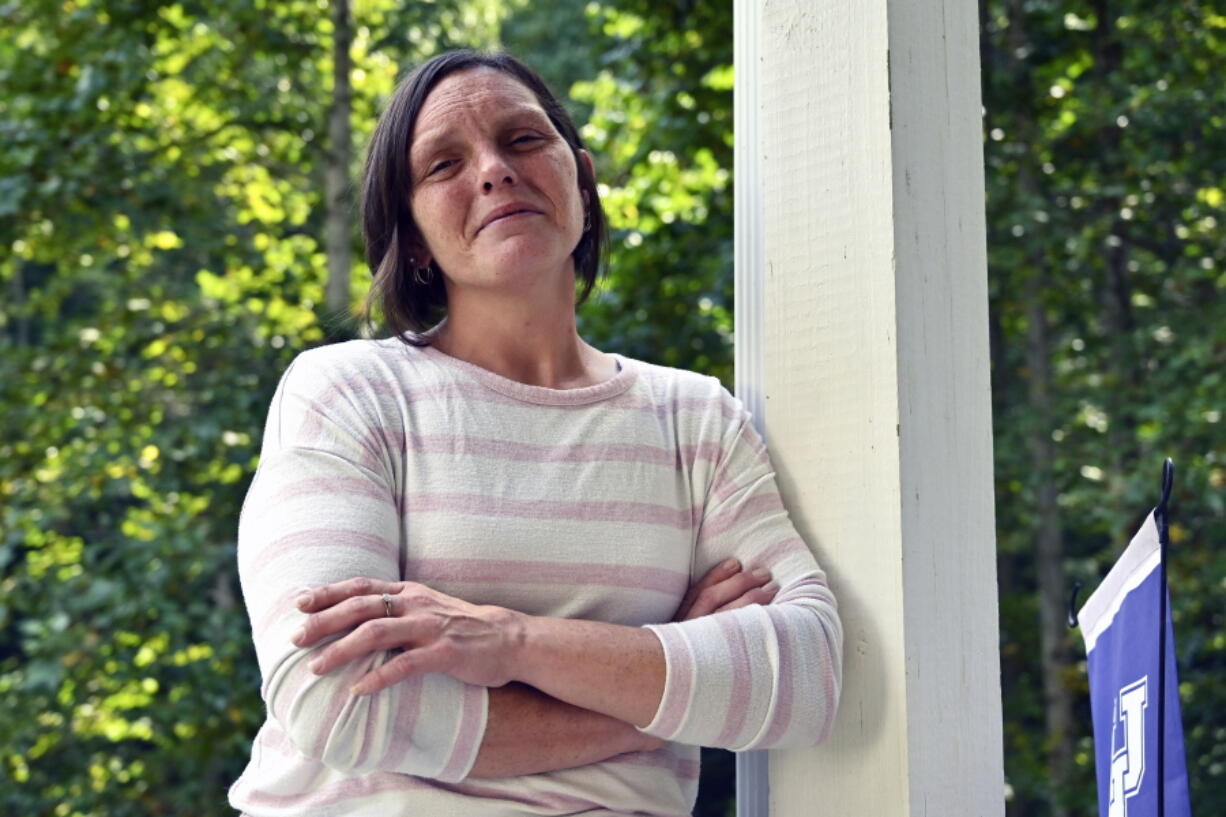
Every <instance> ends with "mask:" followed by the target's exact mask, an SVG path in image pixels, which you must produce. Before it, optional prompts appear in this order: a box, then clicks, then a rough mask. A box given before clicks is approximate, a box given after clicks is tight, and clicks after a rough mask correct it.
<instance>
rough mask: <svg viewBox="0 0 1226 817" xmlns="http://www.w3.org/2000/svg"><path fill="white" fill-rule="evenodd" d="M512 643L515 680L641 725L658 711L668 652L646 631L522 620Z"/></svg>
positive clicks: (569, 621) (541, 618) (555, 620)
mask: <svg viewBox="0 0 1226 817" xmlns="http://www.w3.org/2000/svg"><path fill="white" fill-rule="evenodd" d="M513 643H514V647H513V653H512V657H511V661H510V667H511V673H512V677H513V678H514V679H515V680H517V681H522V682H524V683H526V684H530V685H532V686H533V687H536V688H537V689H539V690H540V691H541V692H544V693H545V694H547V695H549V696H551V697H553V698H557V699H558V700H560V701H565V702H566V703H569V704H573V705H574V706H577V707H582V708H583V709H587V710H591V711H593V712H597V713H601V714H604V715H608V716H610V717H612V718H615V719H617V720H619V721H625V722H626V723H629V724H632V725H634V726H639V727H643V726H646V725H647V724H649V723H651V720H652V718H653V717H655V713H656V710H657V709H659V706H660V699H661V697H662V696H663V694H664V679H665V664H664V649H663V647H661V646H660V641H659V639H658V638H657V637H656V636H655V634H654V633H652V632H651V631H650V630H648V629H645V628H641V627H626V626H622V625H618V624H605V623H603V622H597V621H584V620H580V619H563V618H548V617H544V616H520V617H519V619H518V622H517V626H516V632H515V637H514V639H513ZM636 731H637V730H636Z"/></svg>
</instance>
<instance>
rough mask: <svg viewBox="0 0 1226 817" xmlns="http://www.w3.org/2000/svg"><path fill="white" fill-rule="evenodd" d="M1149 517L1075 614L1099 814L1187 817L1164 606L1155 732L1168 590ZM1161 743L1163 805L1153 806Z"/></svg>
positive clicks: (1172, 646)
mask: <svg viewBox="0 0 1226 817" xmlns="http://www.w3.org/2000/svg"><path fill="white" fill-rule="evenodd" d="M1161 559H1162V549H1161V545H1160V542H1159V537H1158V526H1157V524H1156V522H1155V520H1154V514H1153V513H1150V515H1149V516H1148V517H1146V519H1145V523H1144V524H1143V525H1141V529H1140V530H1139V531H1137V533H1136V535H1135V536H1133V538H1132V542H1130V543H1129V545H1128V547H1127V549H1125V551H1124V554H1123V555H1122V556H1120V558H1119V561H1117V562H1116V563H1115V566H1114V567H1112V568H1111V572H1109V573H1108V574H1107V578H1106V579H1104V580H1103V583H1102V584H1101V585H1099V587H1098V589H1097V590H1095V591H1094V594H1093V595H1091V596H1090V598H1089V599H1087V600H1086V603H1085V606H1083V607H1082V608H1081V611H1080V613H1078V616H1077V617H1078V621H1079V622H1080V625H1081V632H1082V635H1083V636H1084V637H1085V641H1086V656H1087V666H1088V672H1089V676H1090V710H1091V715H1092V717H1093V720H1094V764H1095V768H1096V770H1097V772H1098V813H1099V815H1100V817H1191V814H1192V809H1191V804H1190V802H1189V800H1188V772H1187V766H1186V763H1185V759H1184V751H1183V722H1182V721H1181V720H1180V714H1179V678H1178V676H1177V675H1176V671H1175V636H1174V632H1173V628H1172V626H1171V616H1170V604H1169V603H1168V604H1167V606H1166V610H1167V615H1166V620H1165V621H1164V622H1163V624H1162V626H1164V627H1165V628H1166V655H1165V656H1164V660H1165V663H1166V678H1165V681H1164V686H1165V697H1166V711H1165V714H1164V716H1163V720H1164V724H1163V726H1164V731H1165V734H1164V735H1162V736H1159V734H1158V711H1159V667H1160V664H1159V649H1160V647H1159V630H1158V625H1159V621H1160V617H1161V608H1160V604H1161V602H1162V597H1163V596H1164V595H1166V593H1167V588H1166V587H1165V586H1164V585H1163V574H1162V570H1161V569H1160V568H1161ZM1159 740H1161V741H1163V742H1164V743H1163V755H1164V757H1163V763H1162V765H1163V766H1164V767H1165V770H1166V774H1165V780H1164V786H1163V794H1164V797H1163V799H1164V800H1165V809H1164V810H1163V809H1159V805H1158V790H1159V785H1158V780H1159V773H1160V771H1159V768H1158V747H1159Z"/></svg>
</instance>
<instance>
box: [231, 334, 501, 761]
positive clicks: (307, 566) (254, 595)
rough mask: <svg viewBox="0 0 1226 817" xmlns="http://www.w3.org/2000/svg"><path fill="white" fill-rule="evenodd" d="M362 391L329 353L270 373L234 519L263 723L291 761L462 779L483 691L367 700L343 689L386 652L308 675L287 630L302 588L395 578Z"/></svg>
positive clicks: (381, 461)
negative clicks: (260, 434)
mask: <svg viewBox="0 0 1226 817" xmlns="http://www.w3.org/2000/svg"><path fill="white" fill-rule="evenodd" d="M374 393H375V392H374V386H372V384H371V382H370V380H369V378H367V377H365V376H364V375H363V372H362V371H361V368H360V367H359V366H357V365H355V364H354V363H353V362H352V360H345V359H344V358H338V357H337V356H336V355H334V354H332V353H331V352H330V351H329V350H328V347H324V348H321V349H313V350H310V351H307V352H304V353H302V354H300V355H298V356H297V357H296V358H295V359H294V361H293V362H292V363H291V364H290V366H289V368H288V369H287V370H286V372H285V374H284V375H283V376H282V378H281V381H280V383H279V384H278V386H277V390H276V393H275V395H274V397H273V401H272V405H271V407H270V410H269V414H268V419H267V423H266V425H265V432H264V440H263V445H262V450H261V457H260V464H259V467H258V468H257V470H256V475H255V477H254V478H253V480H252V484H251V487H250V488H249V489H248V492H247V495H246V499H245V501H244V503H243V508H242V512H241V514H240V519H239V531H238V562H239V577H240V580H241V583H242V588H243V597H244V600H245V602H246V605H247V610H248V614H249V616H250V618H251V624H252V638H253V640H254V643H255V648H256V655H257V658H258V660H259V665H260V672H261V676H262V684H261V693H262V695H263V698H264V701H265V703H266V705H267V707H268V713H269V718H270V720H271V721H273V722H274V723H275V724H277V725H278V726H279V727H280V728H281V730H282V731H283V732H284V733H285V735H286V736H287V737H288V739H289V741H290V743H291V744H292V745H293V746H294V747H295V748H296V749H297V750H298V751H299V752H301V753H302V754H304V755H306V756H307V757H309V758H313V759H315V760H318V761H319V762H321V763H323V764H324V765H326V766H328V767H331V768H333V769H336V770H339V771H343V772H352V773H361V772H367V771H372V770H380V771H386V772H401V773H404V774H410V775H417V776H421V777H428V778H434V779H437V780H441V781H444V782H456V781H460V780H463V779H464V778H465V777H466V776H467V774H468V772H469V770H470V769H471V768H472V765H473V763H474V762H475V760H476V757H477V751H478V749H479V748H480V745H481V740H482V737H483V735H484V731H485V724H486V716H487V711H488V691H487V690H486V689H485V688H484V687H480V686H473V685H469V684H465V683H463V682H461V681H458V680H456V679H454V678H452V677H450V676H448V675H443V674H428V675H425V676H421V677H419V678H414V679H411V680H408V681H404V682H401V683H399V684H395V685H393V686H391V687H389V688H387V689H385V690H383V691H381V692H378V693H375V694H373V695H366V696H359V697H353V696H350V694H349V691H348V690H349V687H350V686H351V685H352V684H353V683H354V682H355V681H356V680H357V679H358V678H360V677H361V676H362V675H364V674H365V673H366V672H368V671H369V670H371V669H372V668H374V667H376V666H379V665H380V664H383V663H385V662H386V661H388V660H389V659H390V658H391V657H393V655H394V653H393V652H391V651H384V652H377V653H372V654H370V655H368V656H366V657H364V658H362V659H360V660H357V661H353V662H350V663H349V664H347V665H345V666H344V667H341V668H338V669H336V670H333V671H332V672H330V673H328V674H326V675H323V676H316V675H314V674H313V673H312V672H311V671H310V670H309V669H308V668H307V662H308V661H309V660H310V659H311V658H312V657H313V656H314V655H315V654H316V653H317V652H318V651H319V650H320V649H321V648H322V647H323V646H324V645H325V644H327V643H330V642H331V641H333V640H335V639H336V638H340V637H341V635H336V636H333V637H332V638H329V639H326V640H324V641H323V642H321V643H319V644H316V645H313V646H311V647H308V648H300V647H296V646H295V645H294V644H293V643H292V642H291V641H290V636H291V635H292V634H293V633H294V631H295V630H297V629H298V627H299V626H301V624H302V623H303V621H304V620H305V619H306V616H305V614H303V613H301V612H299V611H298V610H297V608H296V607H295V606H294V599H295V597H296V596H297V594H298V593H299V591H301V590H302V589H304V588H309V587H318V586H321V585H325V584H329V583H332V582H336V581H341V580H343V579H349V578H353V577H358V576H365V577H370V578H376V579H385V580H390V581H398V580H400V579H401V578H402V575H401V556H400V541H401V536H402V529H403V528H402V521H401V508H400V507H399V503H400V499H399V497H400V492H399V491H398V490H397V489H396V480H395V476H394V474H393V470H394V469H393V468H392V466H391V464H390V460H389V457H388V456H387V452H386V451H385V450H382V449H381V446H380V445H379V444H378V443H376V442H375V441H376V440H379V439H380V436H381V429H380V428H379V417H378V412H377V411H376V409H375V408H374V407H373V405H374V401H373V399H372V396H373V395H374Z"/></svg>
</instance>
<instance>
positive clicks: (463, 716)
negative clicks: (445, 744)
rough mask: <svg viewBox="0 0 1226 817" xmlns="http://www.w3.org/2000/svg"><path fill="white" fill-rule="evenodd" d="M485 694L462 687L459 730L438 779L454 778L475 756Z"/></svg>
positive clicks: (481, 689) (472, 688)
mask: <svg viewBox="0 0 1226 817" xmlns="http://www.w3.org/2000/svg"><path fill="white" fill-rule="evenodd" d="M486 694H487V693H486V690H485V688H484V687H479V686H474V685H472V684H465V685H464V699H463V703H462V705H461V707H460V728H459V730H458V733H457V734H456V739H455V746H454V748H453V749H452V751H451V759H450V760H448V761H447V765H446V766H445V767H444V768H443V771H442V772H441V773H440V774H439V777H442V778H450V777H455V776H456V775H457V774H459V772H460V770H461V769H462V768H464V765H465V764H466V763H467V762H468V760H469V759H470V758H472V757H473V755H475V754H476V752H477V748H478V747H477V742H478V741H479V740H480V739H481V736H480V735H478V734H477V733H478V731H479V730H480V729H481V699H482V697H483V696H484V695H486Z"/></svg>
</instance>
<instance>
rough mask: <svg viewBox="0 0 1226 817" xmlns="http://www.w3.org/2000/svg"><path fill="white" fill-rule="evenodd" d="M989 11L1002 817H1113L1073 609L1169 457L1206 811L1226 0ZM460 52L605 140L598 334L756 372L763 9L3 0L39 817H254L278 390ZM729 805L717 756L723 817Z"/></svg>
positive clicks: (17, 555) (5, 500)
mask: <svg viewBox="0 0 1226 817" xmlns="http://www.w3.org/2000/svg"><path fill="white" fill-rule="evenodd" d="M980 15H981V24H982V63H983V96H984V106H985V117H984V137H985V153H986V161H987V179H988V190H987V201H988V230H989V234H988V247H989V264H990V269H989V275H990V286H991V297H992V303H991V319H992V325H991V329H992V356H993V400H994V416H995V434H996V462H997V467H996V479H997V502H998V504H997V517H998V519H999V530H998V544H999V554H1000V555H999V573H1000V576H999V580H1000V590H1001V594H1000V598H1001V644H1002V670H1003V684H1004V693H1005V716H1006V724H1005V739H1006V747H1005V750H1006V758H1005V762H1006V774H1007V780H1008V784H1009V792H1008V804H1009V805H1008V808H1009V813H1010V814H1012V815H1065V814H1085V813H1091V812H1092V811H1093V808H1094V806H1093V804H1094V798H1095V794H1094V786H1093V755H1092V751H1091V745H1090V742H1089V740H1090V738H1089V736H1090V722H1089V710H1088V706H1087V704H1086V688H1085V675H1084V660H1083V659H1084V651H1083V650H1082V647H1081V644H1080V641H1079V640H1078V637H1077V635H1076V633H1074V632H1072V631H1069V630H1067V628H1066V627H1065V626H1064V625H1063V623H1062V614H1063V610H1064V605H1065V604H1066V601H1067V591H1068V589H1069V587H1070V586H1071V583H1072V581H1073V580H1074V579H1080V580H1082V581H1084V582H1086V583H1087V585H1088V586H1089V587H1091V588H1092V587H1093V586H1094V584H1095V582H1096V581H1097V579H1098V578H1099V577H1100V576H1101V575H1102V574H1103V572H1104V571H1105V569H1106V567H1107V566H1108V565H1109V563H1110V561H1111V560H1112V559H1113V558H1114V557H1115V556H1116V555H1117V554H1118V553H1119V551H1120V550H1121V549H1122V547H1123V545H1124V544H1125V542H1126V540H1127V538H1128V535H1129V534H1130V533H1131V531H1132V529H1133V528H1134V527H1135V525H1136V523H1137V522H1139V516H1140V515H1141V514H1143V513H1144V512H1145V511H1146V510H1147V509H1148V508H1149V507H1150V506H1152V505H1153V504H1154V503H1155V502H1156V500H1157V489H1158V478H1159V473H1160V470H1159V465H1160V463H1161V459H1162V457H1164V456H1168V455H1169V456H1172V457H1173V458H1174V459H1175V460H1176V464H1177V469H1178V470H1177V479H1176V496H1175V499H1174V504H1173V509H1172V511H1173V517H1174V521H1175V524H1174V525H1173V526H1172V538H1173V545H1172V557H1173V562H1172V564H1171V583H1172V600H1173V605H1174V615H1175V621H1176V637H1177V645H1178V648H1179V657H1180V674H1181V689H1180V691H1181V694H1182V697H1183V704H1184V723H1185V730H1186V736H1187V750H1188V759H1189V771H1190V774H1191V776H1192V785H1193V789H1192V796H1193V804H1194V808H1196V810H1197V811H1198V812H1203V813H1217V812H1218V811H1221V810H1223V808H1224V807H1226V793H1224V792H1226V786H1223V785H1222V781H1223V779H1224V775H1226V725H1222V724H1221V722H1220V713H1221V712H1222V711H1224V710H1226V692H1223V690H1222V685H1221V684H1215V683H1214V681H1215V680H1216V679H1218V678H1221V677H1223V673H1224V672H1226V635H1224V633H1226V628H1224V627H1223V624H1224V622H1223V605H1222V603H1221V599H1222V598H1223V597H1224V596H1223V591H1224V590H1226V555H1223V550H1222V548H1215V547H1213V545H1214V544H1215V543H1222V542H1223V541H1226V463H1224V462H1223V457H1224V456H1226V445H1224V443H1226V424H1224V423H1223V418H1222V412H1223V411H1226V408H1224V406H1223V404H1224V403H1226V400H1224V397H1226V387H1224V385H1223V373H1224V372H1226V306H1224V304H1223V297H1222V296H1223V293H1224V292H1226V274H1224V273H1223V270H1222V263H1223V261H1224V259H1226V254H1224V253H1223V249H1224V243H1226V242H1224V240H1223V233H1222V230H1221V229H1220V225H1219V221H1220V220H1221V219H1222V218H1223V212H1222V211H1223V207H1224V206H1226V191H1224V190H1223V178H1222V160H1221V157H1222V156H1223V155H1226V151H1224V150H1223V144H1222V141H1223V135H1222V134H1223V132H1224V130H1223V128H1224V126H1226V121H1224V120H1226V105H1224V104H1223V102H1224V101H1226V92H1224V91H1223V90H1221V82H1220V80H1218V75H1219V74H1220V73H1221V67H1222V65H1223V64H1226V63H1224V62H1223V56H1224V55H1223V45H1222V41H1221V36H1222V33H1223V30H1224V29H1226V17H1224V16H1222V15H1221V14H1217V13H1215V12H1214V11H1213V10H1212V9H1211V8H1210V7H1209V6H1208V5H1206V4H1204V3H1200V2H1192V0H1188V1H1187V2H1181V3H1178V4H1168V5H1166V6H1152V5H1146V4H1143V3H1140V2H1137V1H1136V0H1127V2H1124V1H1123V0H1116V2H1107V0H1093V2H1090V0H1083V1H1082V2H1076V3H1073V4H1071V5H1070V4H1067V3H1066V4H1061V5H1059V6H1057V5H1055V4H1052V3H1050V2H1047V0H984V2H981V3H980ZM346 43H347V44H348V45H347V47H345V44H346ZM460 46H470V47H478V48H489V47H498V46H504V47H506V48H508V49H509V50H511V51H513V52H514V53H516V54H518V55H519V56H521V57H523V58H524V59H525V60H526V61H527V62H528V63H529V64H531V65H533V66H535V67H536V68H537V69H538V70H540V71H541V73H542V74H543V75H544V76H545V77H546V79H547V80H548V81H549V83H550V85H551V86H552V87H553V88H554V89H555V91H557V92H558V93H559V94H560V95H561V96H563V97H565V98H566V99H567V101H568V104H569V106H570V108H571V110H572V112H573V113H574V115H575V117H576V119H577V121H578V122H579V123H580V124H581V125H582V128H583V137H584V139H585V140H586V141H587V144H588V148H589V149H590V150H591V152H592V153H593V155H594V156H595V158H596V162H597V174H598V177H599V179H600V180H601V182H602V185H603V186H602V190H601V192H602V197H603V199H604V205H605V207H606V209H607V211H608V213H609V217H610V221H611V224H612V227H613V257H612V263H611V266H610V269H609V272H608V275H607V277H606V280H605V284H604V286H602V288H601V291H600V292H599V294H598V295H596V296H595V297H594V298H593V299H592V301H590V302H589V303H588V304H587V305H585V306H584V307H583V308H582V309H581V311H580V332H581V333H582V334H583V335H584V337H585V338H586V339H587V340H588V341H590V342H591V343H593V344H594V345H596V346H598V347H600V348H605V349H608V350H615V351H620V352H622V353H623V354H627V355H630V356H632V357H638V358H641V359H644V360H648V361H653V362H657V363H663V364H666V365H670V366H680V367H684V368H691V369H696V370H700V371H705V372H708V373H711V374H715V375H717V376H719V377H721V378H722V379H723V380H724V382H725V384H726V385H728V386H729V387H731V386H732V274H731V271H732V238H733V237H732V220H733V219H732V195H733V186H732V181H733V180H732V149H731V148H732V6H731V3H723V4H702V3H695V2H692V0H658V1H657V2H647V0H622V1H621V2H599V1H596V0H594V1H593V2H588V3H586V4H582V3H574V2H568V0H535V2H532V3H530V4H529V3H527V2H525V0H515V1H514V2H498V0H447V2H442V0H439V2H425V1H424V0H350V2H349V3H348V4H347V8H346V7H342V6H341V5H340V4H339V3H328V2H326V0H318V2H306V1H305V0H288V1H284V2H283V1H282V0H277V2H273V0H224V2H216V3H210V4H207V5H205V4H200V3H188V2H181V3H177V4H167V3H159V2H152V1H151V0H128V1H127V2H113V1H109V0H102V1H101V2H97V1H96V2H74V0H67V2H50V0H23V2H21V3H18V4H9V5H6V6H3V7H2V8H0V78H2V84H0V88H2V89H3V90H2V91H0V292H3V296H2V297H0V407H2V408H3V416H4V418H5V423H4V428H3V431H2V432H0V700H2V701H3V702H4V711H5V713H6V717H5V718H3V719H2V720H0V807H2V808H3V810H4V812H5V813H11V814H23V815H57V816H61V815H62V816H67V815H73V814H81V815H106V816H107V817H112V816H114V817H122V816H123V815H151V814H188V813H190V814H198V815H209V814H218V815H220V814H230V813H232V811H231V810H230V809H229V808H228V806H227V805H226V803H225V791H226V788H227V787H228V786H229V784H230V782H231V781H233V779H234V778H235V777H236V776H237V775H238V773H239V772H240V771H241V769H242V767H243V765H244V764H245V763H246V761H247V757H248V752H249V748H250V741H251V738H252V736H253V735H254V732H255V729H256V728H257V726H258V724H259V723H260V721H261V720H262V718H263V706H262V703H261V701H260V699H259V694H258V684H259V680H258V672H257V670H256V667H255V661H254V654H253V652H252V650H251V647H250V643H249V633H248V630H247V620H246V616H245V612H244V610H243V608H242V604H241V599H240V598H239V594H238V588H237V583H236V576H235V570H234V560H235V541H234V539H235V532H236V524H237V514H238V508H239V506H240V504H241V502H242V498H243V496H244V494H245V490H246V486H247V483H248V481H249V480H250V478H251V475H252V474H253V472H254V468H255V465H256V456H257V453H258V450H259V442H260V436H261V432H262V422H263V418H264V415H265V413H266V411H267V406H268V401H269V399H270V397H271V392H272V389H273V388H274V387H275V385H276V382H277V378H278V376H279V375H280V373H281V372H282V371H283V370H284V368H285V366H286V365H287V364H288V362H289V360H290V359H291V358H292V357H293V356H294V355H295V354H297V353H298V352H299V351H301V350H302V349H305V348H308V347H310V346H314V345H318V344H322V343H329V342H335V341H338V340H343V339H347V338H350V337H354V336H355V334H356V332H357V329H356V323H355V322H354V310H355V309H356V307H357V305H358V304H360V302H361V299H362V296H363V295H364V294H365V291H366V287H367V282H368V281H369V274H368V271H367V270H366V269H365V267H364V265H363V263H362V260H361V259H362V255H361V243H360V238H359V235H358V232H357V229H356V205H355V202H354V199H353V191H354V185H356V183H357V179H358V177H359V173H360V166H361V159H362V152H363V149H364V147H365V142H366V139H367V137H368V136H369V134H370V132H371V130H372V129H373V126H374V123H375V120H376V119H377V117H378V113H379V111H380V109H381V108H380V106H381V104H382V103H383V102H384V101H385V100H386V98H387V96H388V95H389V94H390V92H391V90H392V88H393V86H394V84H395V82H396V79H397V78H398V76H400V75H401V74H402V73H403V72H404V71H405V70H407V69H408V68H409V67H411V66H412V65H414V64H415V63H416V62H418V61H420V60H421V59H423V58H427V57H429V56H431V55H433V54H435V53H437V52H439V51H441V50H445V49H447V48H452V47H460ZM345 54H347V55H348V58H349V59H350V61H351V65H350V66H349V70H347V71H346V70H345V69H344V65H343V60H344V55H345ZM819 62H820V61H819ZM815 70H820V65H819V66H818V67H817V69H815ZM338 73H339V75H340V76H341V77H342V79H343V78H344V77H347V78H348V87H347V88H346V87H345V83H344V82H340V83H338V82H337V81H336V76H337V74H338ZM346 143H348V144H349V146H350V147H349V148H346V147H345V145H346ZM338 179H340V181H339V182H338ZM345 179H347V180H348V181H347V182H346V181H345ZM345 224H348V225H350V229H348V230H347V231H346V230H345V229H343V227H344V225H345ZM337 225H341V229H338V226H337ZM329 282H331V284H330V283H329ZM338 292H339V293H340V295H339V296H338V294H337V293H338ZM346 292H347V293H348V297H347V298H346V297H345V293H346ZM338 297H339V300H338ZM731 791H732V760H731V755H730V754H728V753H726V752H707V753H705V754H704V778H703V783H702V795H701V800H700V808H699V810H698V811H697V812H696V814H697V815H701V816H703V817H705V815H724V814H731V813H732V810H731V800H730V797H731Z"/></svg>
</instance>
